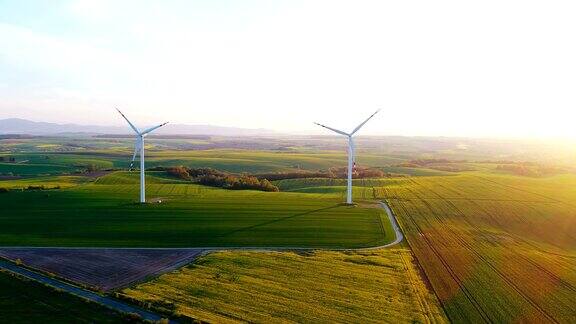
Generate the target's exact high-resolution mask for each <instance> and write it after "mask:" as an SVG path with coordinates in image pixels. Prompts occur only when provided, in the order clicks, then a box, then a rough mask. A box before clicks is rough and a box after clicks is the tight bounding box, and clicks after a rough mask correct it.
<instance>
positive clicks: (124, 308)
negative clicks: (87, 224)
mask: <svg viewBox="0 0 576 324" xmlns="http://www.w3.org/2000/svg"><path fill="white" fill-rule="evenodd" d="M380 205H381V206H382V208H383V209H384V211H385V212H386V214H387V215H388V218H389V219H390V223H391V224H392V229H393V230H394V233H395V236H396V238H395V239H394V241H392V242H390V243H387V244H384V245H380V246H374V247H368V248H347V249H346V248H342V249H331V248H311V247H206V248H190V249H191V250H202V251H203V253H207V252H211V251H216V250H251V251H286V250H332V251H363V250H364V251H365V250H376V249H382V248H387V247H391V246H394V245H396V244H398V243H400V242H402V240H403V239H404V235H403V234H402V231H401V230H400V226H398V222H397V221H396V217H395V216H394V213H392V210H391V209H390V207H389V206H388V205H387V204H386V203H385V202H383V201H382V202H380ZM2 248H10V247H2ZM11 248H16V247H11ZM19 248H22V247H19ZM36 248H37V249H43V248H44V249H45V248H47V247H36ZM70 249H87V248H73V247H72V248H70ZM94 249H98V248H94ZM119 249H122V248H119ZM138 249H142V248H138ZM149 249H158V250H161V249H170V248H149ZM0 269H4V270H7V271H10V272H13V273H16V274H18V275H21V276H23V277H26V278H29V279H32V280H35V281H38V282H41V283H43V284H46V285H49V286H52V287H54V288H58V289H61V290H63V291H66V292H68V293H70V294H73V295H76V296H79V297H82V298H85V299H88V300H91V301H93V302H96V303H99V304H101V305H103V306H105V307H108V308H111V309H114V310H117V311H120V312H123V313H135V314H138V315H140V316H141V317H142V319H144V320H148V321H151V322H156V321H159V320H161V319H162V316H160V315H158V314H155V313H152V312H149V311H145V310H143V309H141V308H138V307H135V306H132V305H129V304H127V303H124V302H121V301H118V300H116V299H114V298H111V297H107V296H103V295H100V294H97V293H95V292H93V291H90V290H86V289H83V288H79V287H77V286H74V285H72V284H68V283H65V282H63V281H60V280H57V279H54V278H51V277H47V276H45V275H42V274H40V273H38V272H34V271H31V270H28V269H26V268H23V267H20V266H18V265H16V264H14V263H11V262H7V261H5V260H2V259H0ZM170 322H171V323H175V322H174V321H170Z"/></svg>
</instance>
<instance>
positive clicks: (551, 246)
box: [377, 174, 576, 323]
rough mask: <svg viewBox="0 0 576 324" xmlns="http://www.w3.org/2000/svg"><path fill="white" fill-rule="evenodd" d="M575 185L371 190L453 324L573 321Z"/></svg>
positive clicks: (411, 182)
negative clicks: (391, 215)
mask: <svg viewBox="0 0 576 324" xmlns="http://www.w3.org/2000/svg"><path fill="white" fill-rule="evenodd" d="M575 187H576V177H574V176H557V177H551V178H543V179H526V178H520V177H512V176H493V175H490V176H489V175H483V174H465V175H460V176H454V177H433V178H411V179H404V180H403V181H401V182H391V183H390V184H387V185H384V186H382V187H381V188H379V189H378V190H377V196H378V197H380V198H382V199H386V200H387V201H388V202H389V204H390V206H391V207H392V209H393V211H394V212H395V213H396V215H397V216H398V218H399V222H400V225H401V227H402V229H403V231H404V232H405V234H406V236H407V239H408V242H409V244H410V247H411V248H412V249H413V251H414V253H415V254H416V257H417V259H418V262H419V263H420V265H421V266H422V267H423V269H424V271H425V273H426V275H427V277H428V278H429V280H430V281H431V284H432V286H433V288H434V290H435V291H436V293H437V295H438V296H439V298H440V301H441V303H442V305H443V307H444V309H445V311H446V312H447V315H448V317H449V319H450V320H451V321H454V322H468V321H470V322H482V321H486V322H523V321H528V322H539V323H541V322H563V323H570V322H572V323H573V322H574V321H576V308H575V307H574V301H575V300H576V271H574V269H575V268H576V236H575V235H574V233H576V206H575V205H574V204H573V201H574V200H573V198H574V197H576V194H575V193H576V192H575V191H574V189H573V188H575Z"/></svg>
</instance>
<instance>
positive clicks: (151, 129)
mask: <svg viewBox="0 0 576 324" xmlns="http://www.w3.org/2000/svg"><path fill="white" fill-rule="evenodd" d="M166 124H168V122H165V123H162V124H160V125H158V126H154V127H150V128H148V129H147V130H145V131H143V132H142V133H141V134H140V135H145V134H148V133H150V132H151V131H153V130H155V129H157V128H160V127H162V126H164V125H166Z"/></svg>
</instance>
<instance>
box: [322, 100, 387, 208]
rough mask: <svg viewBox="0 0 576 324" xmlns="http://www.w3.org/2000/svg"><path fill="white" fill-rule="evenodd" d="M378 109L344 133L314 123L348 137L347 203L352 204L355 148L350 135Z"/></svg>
mask: <svg viewBox="0 0 576 324" xmlns="http://www.w3.org/2000/svg"><path fill="white" fill-rule="evenodd" d="M379 111H380V109H378V110H376V111H375V112H374V113H373V114H372V115H370V117H368V118H366V120H364V121H363V122H362V123H361V124H360V125H358V126H356V128H354V130H353V131H352V132H351V133H346V132H344V131H341V130H339V129H336V128H332V127H329V126H326V125H322V124H320V123H315V124H316V125H318V126H320V127H324V128H326V129H329V130H331V131H333V132H335V133H337V134H340V135H344V136H346V137H348V185H347V188H346V190H347V194H346V203H347V204H350V205H351V204H352V171H353V169H354V167H355V165H356V162H355V160H356V159H355V148H354V141H353V139H352V137H353V136H354V134H356V132H358V131H359V130H360V128H362V126H364V125H365V124H366V123H367V122H368V121H369V120H370V119H372V117H374V115H376V114H377V113H378V112H379Z"/></svg>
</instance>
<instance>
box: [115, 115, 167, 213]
mask: <svg viewBox="0 0 576 324" xmlns="http://www.w3.org/2000/svg"><path fill="white" fill-rule="evenodd" d="M116 110H118V112H119V113H120V115H122V117H124V119H126V121H127V122H128V125H130V127H131V128H132V129H133V130H134V132H135V133H136V136H137V137H136V143H135V144H134V155H132V161H131V162H130V170H132V165H134V160H135V159H136V154H137V153H138V148H140V203H145V202H146V183H145V181H144V137H146V135H148V134H149V133H151V132H152V131H154V130H155V129H157V128H160V127H162V126H164V125H166V124H168V123H167V122H166V123H163V124H160V125H158V126H154V127H150V128H148V129H146V130H144V131H142V132H140V131H139V130H138V128H136V126H134V125H133V124H132V123H131V122H130V121H129V120H128V118H126V116H124V114H123V113H122V112H121V111H120V109H118V108H116Z"/></svg>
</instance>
